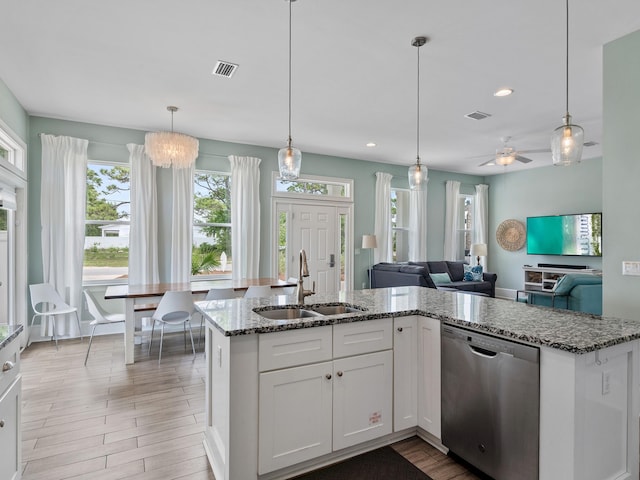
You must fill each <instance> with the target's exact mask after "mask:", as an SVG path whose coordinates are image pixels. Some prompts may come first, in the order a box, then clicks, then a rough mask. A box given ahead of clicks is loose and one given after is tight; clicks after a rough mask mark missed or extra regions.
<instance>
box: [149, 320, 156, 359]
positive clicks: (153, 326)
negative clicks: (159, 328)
mask: <svg viewBox="0 0 640 480" xmlns="http://www.w3.org/2000/svg"><path fill="white" fill-rule="evenodd" d="M154 328H156V321H155V320H153V323H152V324H151V336H150V337H149V350H148V351H147V355H151V342H153V329H154Z"/></svg>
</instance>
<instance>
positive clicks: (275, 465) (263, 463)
mask: <svg viewBox="0 0 640 480" xmlns="http://www.w3.org/2000/svg"><path fill="white" fill-rule="evenodd" d="M332 378H333V366H332V363H331V362H324V363H318V364H313V365H306V366H303V367H296V368H287V369H284V370H275V371H273V372H267V373H263V374H261V375H260V428H259V437H258V438H259V441H258V451H259V470H258V471H259V473H261V474H262V473H266V472H271V471H273V470H277V469H279V468H283V467H286V466H289V465H293V464H295V463H298V462H302V461H304V460H310V459H312V458H315V457H319V456H320V455H324V454H326V453H329V452H331V425H332V411H333V407H332V404H333V382H332Z"/></svg>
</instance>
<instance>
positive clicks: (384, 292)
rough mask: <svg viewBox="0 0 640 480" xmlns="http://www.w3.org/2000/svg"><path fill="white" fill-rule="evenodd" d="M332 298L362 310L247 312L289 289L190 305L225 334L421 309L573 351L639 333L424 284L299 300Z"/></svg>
mask: <svg viewBox="0 0 640 480" xmlns="http://www.w3.org/2000/svg"><path fill="white" fill-rule="evenodd" d="M338 302H340V303H347V304H349V305H353V306H360V307H364V308H366V309H367V310H366V311H362V312H359V313H348V314H339V315H330V316H322V317H307V318H301V319H294V320H269V319H267V318H264V317H262V316H260V315H258V314H257V313H254V312H253V309H254V308H266V307H271V308H277V307H279V306H283V305H292V304H295V303H296V298H295V296H294V295H281V296H275V297H269V298H253V299H234V300H211V301H203V302H196V308H197V309H198V310H199V311H200V312H202V313H203V314H204V316H205V318H206V319H207V321H208V322H209V323H211V324H212V325H213V326H214V327H215V328H217V329H218V330H220V331H221V332H222V333H223V334H224V335H226V336H235V335H249V334H254V333H269V332H277V331H282V330H291V329H296V328H307V327H316V326H320V325H332V324H337V323H347V322H356V321H363V320H371V319H374V318H381V317H389V316H396V317H398V316H406V315H425V316H429V317H433V318H437V319H439V320H441V321H444V322H446V323H448V324H452V325H460V326H462V327H467V328H470V329H473V330H478V331H483V332H485V333H489V334H495V335H498V336H501V337H506V338H512V339H515V340H518V341H521V342H524V343H529V344H534V345H544V346H547V347H551V348H555V349H559V350H565V351H568V352H572V353H579V354H580V353H587V352H591V351H595V350H600V349H602V348H605V347H609V346H612V345H616V344H620V343H625V342H628V341H631V340H634V339H637V338H640V319H639V320H624V319H619V318H611V317H599V316H595V315H589V314H583V313H576V312H572V311H568V310H554V309H551V308H546V307H536V306H532V305H527V304H522V303H519V302H514V301H512V300H503V299H496V298H489V297H482V296H478V295H467V294H463V293H455V292H445V291H439V290H436V289H432V288H424V287H396V288H378V289H373V290H356V291H351V292H340V293H337V294H324V295H313V296H310V297H307V298H306V305H305V306H306V307H308V306H310V305H314V304H319V303H322V304H324V303H338Z"/></svg>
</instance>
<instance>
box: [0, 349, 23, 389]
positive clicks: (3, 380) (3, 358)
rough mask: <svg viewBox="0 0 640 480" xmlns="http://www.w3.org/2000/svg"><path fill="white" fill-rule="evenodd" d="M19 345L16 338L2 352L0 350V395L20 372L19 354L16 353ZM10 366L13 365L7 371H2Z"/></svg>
mask: <svg viewBox="0 0 640 480" xmlns="http://www.w3.org/2000/svg"><path fill="white" fill-rule="evenodd" d="M19 343H20V342H19V341H18V339H17V338H16V339H14V340H13V341H12V342H11V343H9V345H6V346H5V347H4V348H3V349H2V350H0V394H2V392H4V391H5V390H6V389H7V388H8V387H9V385H11V383H12V382H13V381H14V380H15V379H16V377H17V376H18V372H19V371H20V354H19V353H18V347H19ZM8 362H11V363H8ZM5 365H6V367H5ZM10 365H13V367H11V368H10V369H9V370H7V371H3V370H4V368H7V367H9V366H10Z"/></svg>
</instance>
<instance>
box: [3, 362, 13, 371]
mask: <svg viewBox="0 0 640 480" xmlns="http://www.w3.org/2000/svg"><path fill="white" fill-rule="evenodd" d="M13 367H15V365H14V363H13V362H10V361H9V360H7V361H6V362H4V365H2V371H3V372H8V371H9V370H11V369H12V368H13Z"/></svg>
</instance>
